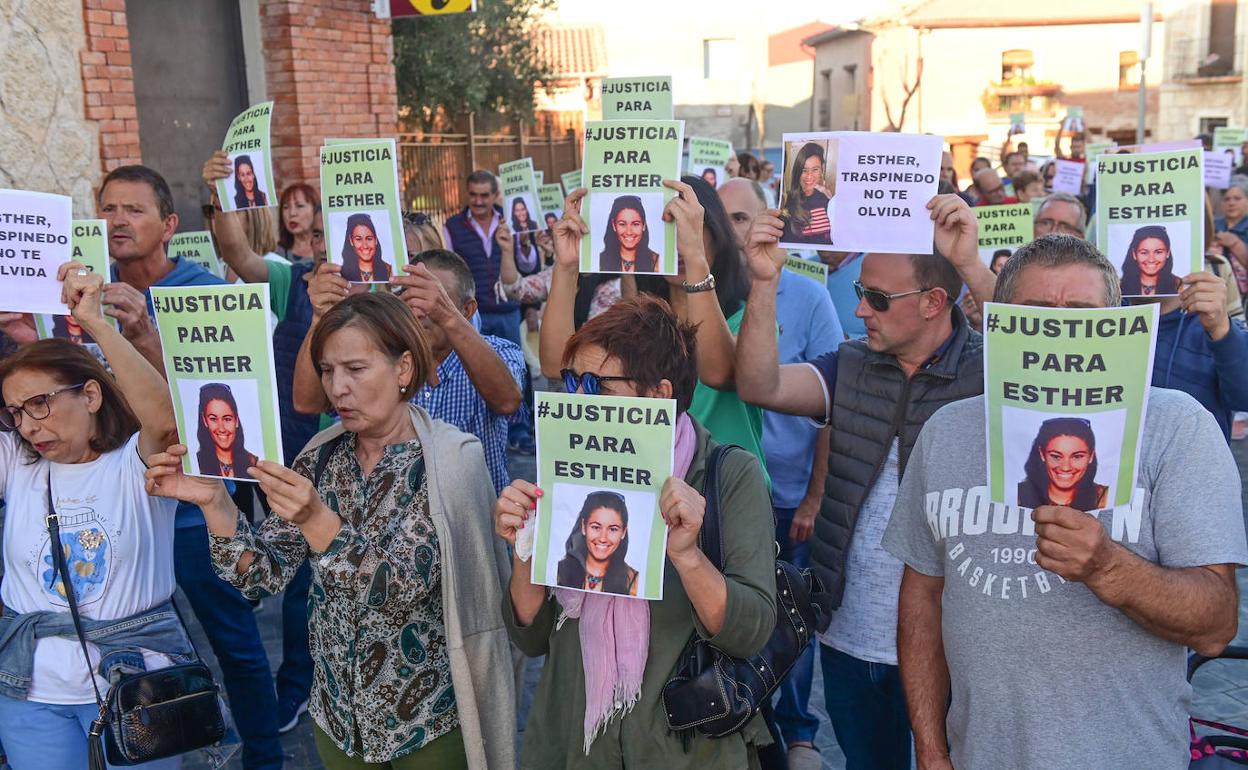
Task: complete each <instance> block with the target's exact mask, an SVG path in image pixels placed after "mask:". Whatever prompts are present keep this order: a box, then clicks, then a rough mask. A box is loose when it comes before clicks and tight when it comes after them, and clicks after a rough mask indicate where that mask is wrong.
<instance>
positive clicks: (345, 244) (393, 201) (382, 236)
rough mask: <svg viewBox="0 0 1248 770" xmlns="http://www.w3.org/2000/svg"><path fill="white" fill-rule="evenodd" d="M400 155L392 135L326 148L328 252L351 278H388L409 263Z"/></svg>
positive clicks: (323, 156)
mask: <svg viewBox="0 0 1248 770" xmlns="http://www.w3.org/2000/svg"><path fill="white" fill-rule="evenodd" d="M395 157H396V153H395V146H394V140H393V139H371V140H367V139H366V140H359V141H349V142H342V143H332V144H327V145H326V146H325V147H322V148H321V207H322V210H323V211H324V218H325V246H326V251H327V257H328V261H329V262H330V263H331V264H335V265H342V277H343V278H345V279H347V280H348V281H352V282H354V283H385V282H386V281H389V280H390V277H391V276H392V275H394V274H396V273H399V274H401V273H402V271H403V266H404V265H405V264H407V242H406V241H405V240H404V239H403V219H402V215H401V209H400V200H399V172H398V164H397V163H396V162H395ZM338 244H342V245H341V246H339V245H338Z"/></svg>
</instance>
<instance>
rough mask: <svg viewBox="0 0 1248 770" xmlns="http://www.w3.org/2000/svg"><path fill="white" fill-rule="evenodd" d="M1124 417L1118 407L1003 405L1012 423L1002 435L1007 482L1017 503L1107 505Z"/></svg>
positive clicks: (1095, 507)
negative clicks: (1058, 410) (1056, 411)
mask: <svg viewBox="0 0 1248 770" xmlns="http://www.w3.org/2000/svg"><path fill="white" fill-rule="evenodd" d="M1125 418H1126V414H1125V412H1124V411H1121V410H1118V411H1112V412H1102V413H1099V414H1089V415H1086V416H1082V417H1080V416H1054V415H1052V414H1043V413H1038V412H1028V411H1025V410H1020V409H1008V408H1007V409H1006V410H1005V412H1003V414H1002V419H1003V420H1004V421H1005V424H1006V425H1007V426H1010V427H1008V428H1006V436H1005V438H1006V447H1005V454H1006V456H1005V464H1006V474H1007V475H1006V482H1007V489H1008V488H1009V486H1013V487H1014V488H1015V489H1016V491H1017V498H1016V504H1017V505H1020V506H1023V507H1025V508H1037V507H1039V506H1042V505H1061V506H1065V507H1067V508H1074V509H1076V510H1080V511H1096V510H1100V509H1102V508H1107V507H1109V506H1110V505H1111V502H1110V499H1111V498H1110V485H1111V484H1112V483H1114V480H1115V479H1116V478H1117V475H1118V465H1119V458H1120V456H1121V451H1122V431H1123V426H1124V423H1125ZM1098 437H1099V438H1100V441H1099V442H1098ZM1024 451H1026V455H1025V456H1023V454H1022V453H1023V452H1024ZM1101 458H1104V459H1105V462H1101ZM1020 472H1021V473H1020Z"/></svg>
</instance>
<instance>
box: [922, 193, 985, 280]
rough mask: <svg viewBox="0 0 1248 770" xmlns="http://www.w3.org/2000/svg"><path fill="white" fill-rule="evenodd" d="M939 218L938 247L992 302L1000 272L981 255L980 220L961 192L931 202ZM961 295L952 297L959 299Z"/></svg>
mask: <svg viewBox="0 0 1248 770" xmlns="http://www.w3.org/2000/svg"><path fill="white" fill-rule="evenodd" d="M927 208H928V209H930V210H931V212H932V220H933V221H934V222H935V232H934V239H935V242H936V249H937V250H938V251H939V252H940V253H941V255H942V256H943V257H944V258H945V259H947V260H949V263H950V264H952V265H953V267H954V269H955V270H957V271H958V276H959V277H960V278H961V279H962V282H963V283H965V284H966V285H967V287H968V288H969V289H970V290H971V295H972V296H973V297H975V299H976V301H978V302H979V303H981V304H982V303H984V302H991V301H992V292H993V290H994V289H996V286H997V276H996V275H995V274H994V273H993V272H992V271H991V270H989V269H988V266H987V265H985V264H984V261H983V260H982V259H980V258H979V222H978V221H977V220H976V219H975V212H973V211H971V207H970V206H968V205H967V203H966V201H964V200H962V198H961V196H958V195H954V194H952V193H950V194H946V195H937V196H936V197H934V198H932V199H931V200H930V201H928V202H927ZM957 299H958V298H957V297H950V298H949V301H950V302H956V301H957Z"/></svg>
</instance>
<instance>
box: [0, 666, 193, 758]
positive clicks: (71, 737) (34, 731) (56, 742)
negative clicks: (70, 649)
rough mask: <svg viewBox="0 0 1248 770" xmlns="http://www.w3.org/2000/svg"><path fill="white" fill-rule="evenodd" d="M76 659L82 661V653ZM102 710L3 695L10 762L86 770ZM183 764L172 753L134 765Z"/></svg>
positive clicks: (2, 723) (1, 732)
mask: <svg viewBox="0 0 1248 770" xmlns="http://www.w3.org/2000/svg"><path fill="white" fill-rule="evenodd" d="M76 660H77V661H78V662H79V665H82V657H81V653H80V654H79V657H78V658H76ZM71 662H72V661H71ZM84 670H85V666H84ZM99 713H100V710H99V708H98V707H97V706H96V705H95V704H94V703H82V704H78V705H73V706H61V705H57V704H53V703H37V702H35V701H32V700H18V699H16V698H8V697H5V696H2V695H0V740H3V741H4V749H5V752H6V753H7V755H8V758H9V765H10V766H11V767H12V768H13V770H82V769H83V768H85V767H86V766H87V731H88V730H90V729H91V721H92V720H94V719H95V718H96V717H97V716H99ZM180 764H181V760H180V759H179V758H178V757H168V758H166V759H158V760H156V761H154V762H144V763H143V764H141V765H132V767H141V768H144V769H145V770H175V769H176V768H177V767H178V766H179V765H180ZM109 767H113V765H109Z"/></svg>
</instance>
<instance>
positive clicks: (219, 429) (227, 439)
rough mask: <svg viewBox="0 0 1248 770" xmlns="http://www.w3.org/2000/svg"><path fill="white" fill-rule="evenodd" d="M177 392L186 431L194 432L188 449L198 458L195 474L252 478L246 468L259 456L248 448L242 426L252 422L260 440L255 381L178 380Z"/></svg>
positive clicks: (258, 409)
mask: <svg viewBox="0 0 1248 770" xmlns="http://www.w3.org/2000/svg"><path fill="white" fill-rule="evenodd" d="M178 393H179V395H180V396H181V399H182V409H183V411H185V412H186V422H185V425H186V428H187V432H188V433H191V432H193V434H194V435H193V439H194V441H193V443H192V442H191V441H188V442H187V445H188V446H187V449H188V450H190V454H191V456H192V457H194V458H195V461H194V462H195V467H196V469H197V470H196V475H200V476H216V477H219V478H226V479H238V480H240V481H252V480H253V479H252V478H251V475H250V474H248V473H247V469H248V468H250V467H251V466H253V465H255V464H256V462H257V461H258V460H259V459H260V458H259V457H258V456H256V455H255V454H254V453H252V452H250V451H248V450H247V445H246V434H245V432H244V428H243V426H244V425H251V426H252V432H253V442H258V441H260V437H261V433H262V431H261V430H260V403H259V393H258V391H257V388H256V383H255V382H254V381H252V380H234V381H231V382H229V383H224V382H203V381H198V380H179V381H178ZM192 410H194V411H193V412H192ZM187 438H190V437H187Z"/></svg>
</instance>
